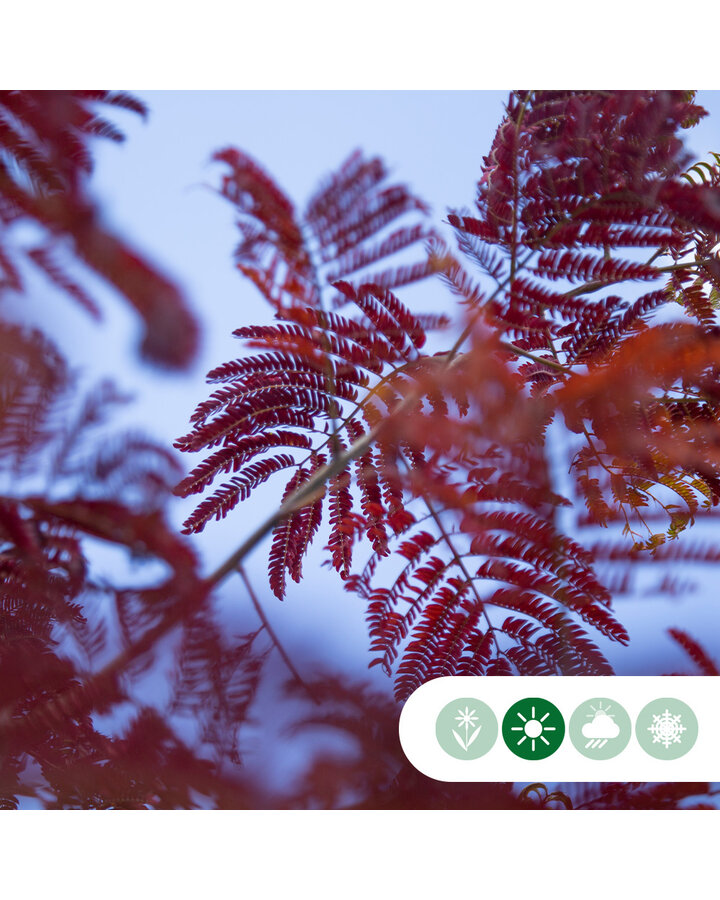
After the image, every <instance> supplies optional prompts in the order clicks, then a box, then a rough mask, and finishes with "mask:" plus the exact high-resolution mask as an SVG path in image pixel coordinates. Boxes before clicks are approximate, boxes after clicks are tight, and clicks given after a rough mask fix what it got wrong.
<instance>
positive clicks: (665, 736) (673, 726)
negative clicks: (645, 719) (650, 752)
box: [648, 708, 687, 750]
mask: <svg viewBox="0 0 720 900" xmlns="http://www.w3.org/2000/svg"><path fill="white" fill-rule="evenodd" d="M681 721H682V716H680V715H677V716H674V715H673V714H672V713H671V712H670V710H669V709H667V708H666V709H665V712H664V713H662V715H659V716H656V715H653V723H652V725H648V731H649V732H650V733H651V734H652V736H653V744H662V745H663V746H664V747H665V749H666V750H667V749H668V748H669V747H670V744H679V743H680V742H681V740H682V733H683V732H684V731H687V728H685V726H684V725H681V724H680V723H681Z"/></svg>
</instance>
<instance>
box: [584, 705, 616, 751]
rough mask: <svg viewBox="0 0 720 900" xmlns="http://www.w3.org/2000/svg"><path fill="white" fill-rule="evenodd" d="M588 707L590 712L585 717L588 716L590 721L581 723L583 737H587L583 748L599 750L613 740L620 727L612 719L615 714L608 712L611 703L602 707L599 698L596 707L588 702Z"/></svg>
mask: <svg viewBox="0 0 720 900" xmlns="http://www.w3.org/2000/svg"><path fill="white" fill-rule="evenodd" d="M590 709H591V710H592V712H591V713H588V714H587V717H586V718H590V719H592V721H591V722H588V723H587V724H586V725H583V728H582V735H583V737H585V738H589V740H588V742H587V744H585V749H586V750H588V749H590V750H600V749H601V748H602V747H604V746H605V744H607V742H608V741H611V740H613V738H616V737H617V736H618V735H619V734H620V728H619V727H618V726H617V725H616V724H615V722H614V721H613V719H614V718H615V714H614V713H611V712H609V710H610V709H612V704H611V703H610V704H608V705H607V707H606V708H605V709H603V705H602V700H601V701H600V703H599V704H598V709H595V707H594V706H593V705H592V704H590Z"/></svg>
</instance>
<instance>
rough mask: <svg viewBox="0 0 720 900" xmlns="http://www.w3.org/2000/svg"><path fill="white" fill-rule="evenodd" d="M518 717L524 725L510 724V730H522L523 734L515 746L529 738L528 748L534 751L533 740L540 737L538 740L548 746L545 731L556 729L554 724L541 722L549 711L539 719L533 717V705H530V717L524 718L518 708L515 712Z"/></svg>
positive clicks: (548, 742)
mask: <svg viewBox="0 0 720 900" xmlns="http://www.w3.org/2000/svg"><path fill="white" fill-rule="evenodd" d="M517 715H518V717H519V718H521V719H522V720H523V722H524V723H525V724H524V725H512V726H511V728H510V731H522V732H523V736H522V737H521V738H520V740H519V741H518V742H517V744H516V746H518V747H520V746H521V744H524V743H525V741H527V740H528V739H530V741H531V744H530V749H531V750H532V752H533V753H534V752H535V741H536V740H537V739H538V738H540V740H541V741H542V742H543V743H544V744H545V745H546V746H547V747H549V746H550V741H549V740H548V739H547V738H546V737H545V735H544V733H543V732H545V731H556V730H557V729H556V728H555V726H554V725H543V722H544V721H545V719H547V717H548V716H549V715H550V712H549V711H548V712H546V713H545V715H544V716H542V717H541V718H540V719H536V718H535V707H534V706H533V707H532V711H531V713H530V718H529V719H528V718H526V717H525V716H524V715H523V714H522V713H521V712H520V711H519V710H518V712H517Z"/></svg>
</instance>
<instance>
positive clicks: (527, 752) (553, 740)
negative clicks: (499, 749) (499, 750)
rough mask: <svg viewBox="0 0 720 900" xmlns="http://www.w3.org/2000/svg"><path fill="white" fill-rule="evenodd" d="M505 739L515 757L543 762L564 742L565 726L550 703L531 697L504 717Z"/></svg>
mask: <svg viewBox="0 0 720 900" xmlns="http://www.w3.org/2000/svg"><path fill="white" fill-rule="evenodd" d="M503 737H504V739H505V743H506V744H507V746H508V748H509V749H510V750H512V752H513V753H514V754H515V755H516V756H521V757H523V758H524V759H544V758H545V757H547V756H550V755H551V754H552V753H554V752H555V751H556V750H557V748H558V747H559V746H560V744H561V743H562V741H563V738H564V737H565V723H564V721H563V718H562V715H561V714H560V710H559V709H558V708H557V707H556V706H554V705H553V704H552V703H550V702H549V701H548V700H542V699H540V698H539V697H536V698H533V697H528V698H527V699H525V700H520V701H519V702H518V703H515V704H514V705H513V706H511V707H510V709H509V710H508V711H507V713H506V714H505V719H504V720H503Z"/></svg>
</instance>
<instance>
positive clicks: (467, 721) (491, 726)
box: [435, 697, 498, 759]
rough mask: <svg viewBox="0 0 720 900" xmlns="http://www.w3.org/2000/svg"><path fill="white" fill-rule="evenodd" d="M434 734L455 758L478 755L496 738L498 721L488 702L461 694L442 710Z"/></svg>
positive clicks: (482, 754)
mask: <svg viewBox="0 0 720 900" xmlns="http://www.w3.org/2000/svg"><path fill="white" fill-rule="evenodd" d="M435 734H436V735H437V739H438V743H439V744H440V746H441V747H442V748H443V750H444V751H445V752H446V753H449V754H450V756H454V757H455V759H477V758H478V757H480V756H484V755H485V754H486V753H487V752H488V750H489V749H490V748H491V747H492V745H493V744H494V743H495V741H496V740H497V734H498V723H497V719H496V718H495V713H494V712H493V711H492V710H491V709H490V707H489V706H488V705H487V703H483V702H482V700H478V699H477V698H476V697H460V698H459V699H457V700H453V701H452V703H448V704H447V706H444V707H443V708H442V709H441V710H440V714H439V715H438V717H437V719H436V721H435Z"/></svg>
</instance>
